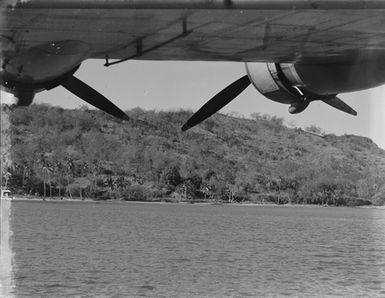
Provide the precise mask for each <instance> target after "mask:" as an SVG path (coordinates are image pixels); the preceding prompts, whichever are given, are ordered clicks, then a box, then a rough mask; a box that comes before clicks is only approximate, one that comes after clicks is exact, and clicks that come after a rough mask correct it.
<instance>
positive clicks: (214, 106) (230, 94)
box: [182, 75, 357, 131]
mask: <svg viewBox="0 0 385 298" xmlns="http://www.w3.org/2000/svg"><path fill="white" fill-rule="evenodd" d="M250 84H251V81H250V79H249V77H248V75H245V76H243V77H241V78H240V79H238V80H236V81H235V82H233V83H232V84H230V85H229V86H227V87H226V88H225V89H223V90H222V91H221V92H219V93H218V94H217V95H215V96H214V97H213V98H211V99H210V100H209V101H208V102H207V103H206V104H205V105H203V106H202V107H201V108H200V109H199V110H198V111H197V112H196V113H195V114H194V115H192V116H191V117H190V119H188V120H187V122H186V123H185V124H184V125H183V126H182V131H186V130H188V129H190V128H192V127H194V126H196V125H197V124H199V123H201V122H202V121H204V120H206V119H207V118H209V117H210V116H212V115H213V114H215V113H216V112H218V111H219V110H220V109H222V108H223V107H224V106H225V105H227V104H228V103H229V102H231V101H232V100H233V99H234V98H236V97H237V96H238V95H239V94H240V93H242V91H243V90H245V89H246V88H247V87H248V86H249V85H250ZM315 100H321V101H323V102H324V103H327V104H328V105H330V106H332V107H333V108H335V109H338V110H340V111H342V112H345V113H348V114H351V115H354V116H356V115H357V112H356V111H355V110H353V109H352V108H351V107H350V106H348V105H347V104H346V103H345V102H343V101H342V100H341V99H339V98H338V97H336V96H335V95H333V96H329V97H327V98H317V99H306V100H304V101H303V102H299V103H295V104H292V105H291V106H290V107H289V112H290V113H292V114H297V113H300V112H302V111H303V110H305V109H306V108H307V106H308V105H309V103H310V102H312V101H315Z"/></svg>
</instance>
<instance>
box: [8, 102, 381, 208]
mask: <svg viewBox="0 0 385 298" xmlns="http://www.w3.org/2000/svg"><path fill="white" fill-rule="evenodd" d="M127 113H128V114H129V115H130V116H131V118H132V120H131V121H128V122H122V121H119V120H116V119H113V118H112V117H110V116H108V115H106V114H104V113H102V112H99V111H94V110H87V109H80V110H64V109H61V108H57V107H51V106H47V105H32V106H30V107H26V108H18V109H15V110H14V111H12V112H10V119H11V122H12V124H13V125H12V128H11V142H12V149H11V156H12V160H13V164H12V166H11V167H9V168H8V172H9V173H10V174H11V176H10V178H9V181H8V184H9V185H10V186H11V187H12V189H13V190H14V191H17V192H18V193H23V194H37V195H41V196H44V195H46V196H57V197H61V196H74V197H82V198H84V197H90V198H101V199H103V198H104V199H106V198H112V199H125V200H152V199H154V198H158V199H167V200H169V199H172V200H193V199H202V200H217V201H218V200H220V201H252V202H258V203H259V202H260V203H264V202H274V203H278V204H285V203H301V204H302V203H312V204H329V205H357V204H369V203H373V204H376V205H383V204H384V202H385V151H384V150H382V149H380V148H379V147H378V146H377V145H376V144H374V143H373V142H372V141H371V140H370V139H368V138H364V137H359V136H354V135H344V136H340V137H337V136H335V135H323V136H320V135H317V134H313V133H309V132H305V131H303V130H301V129H292V128H288V127H286V126H284V125H283V121H282V119H279V118H276V117H269V116H266V115H265V116H259V115H256V116H254V119H239V118H235V117H230V116H225V115H220V114H219V115H215V116H214V117H212V118H211V119H208V120H207V121H205V122H204V123H203V124H201V125H199V126H198V127H196V128H193V129H191V131H188V132H186V133H182V132H181V131H180V127H181V126H182V124H183V123H184V121H185V120H186V119H188V118H189V117H190V116H191V112H188V111H178V112H154V111H143V110H140V109H134V110H131V111H128V112H127Z"/></svg>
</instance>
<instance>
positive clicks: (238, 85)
mask: <svg viewBox="0 0 385 298" xmlns="http://www.w3.org/2000/svg"><path fill="white" fill-rule="evenodd" d="M250 84H251V81H250V79H249V77H248V75H245V76H243V77H242V78H240V79H238V80H236V81H235V82H233V83H232V84H230V85H229V86H227V87H226V88H225V89H223V90H222V91H221V92H219V93H218V94H217V95H215V96H214V97H213V98H211V99H210V100H209V101H208V102H207V103H206V104H205V105H204V106H203V107H201V108H200V109H199V110H198V111H197V112H196V113H195V114H194V115H192V116H191V118H190V119H188V120H187V122H186V123H185V124H184V125H183V126H182V131H186V130H188V129H190V128H192V127H194V126H195V125H197V124H199V123H201V122H202V121H204V120H206V119H207V118H209V117H210V116H212V115H213V114H215V113H216V112H218V111H219V110H220V109H222V108H223V107H224V106H225V105H227V104H228V103H229V102H230V101H232V100H233V99H234V98H236V97H237V96H238V95H239V94H241V93H242V91H243V90H245V89H246V88H247V87H248V86H249V85H250Z"/></svg>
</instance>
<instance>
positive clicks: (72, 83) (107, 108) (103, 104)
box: [61, 76, 129, 120]
mask: <svg viewBox="0 0 385 298" xmlns="http://www.w3.org/2000/svg"><path fill="white" fill-rule="evenodd" d="M61 85H62V86H63V87H64V88H66V89H67V90H68V91H70V92H71V93H73V94H75V95H76V96H78V97H80V98H81V99H83V100H84V101H86V102H88V103H89V104H90V105H93V106H94V107H96V108H98V109H100V110H102V111H104V112H106V113H108V114H110V115H112V116H114V117H117V118H120V119H123V120H129V117H128V116H127V115H126V113H124V112H123V111H122V110H121V109H119V108H118V107H117V106H116V105H114V104H113V103H112V102H111V101H109V100H108V99H107V98H105V97H104V96H103V95H101V94H100V93H99V92H97V91H96V90H95V89H93V88H92V87H90V86H88V85H87V84H86V83H84V82H82V81H81V80H79V79H78V78H76V77H74V76H70V77H69V79H68V80H66V81H65V82H64V83H62V84H61Z"/></svg>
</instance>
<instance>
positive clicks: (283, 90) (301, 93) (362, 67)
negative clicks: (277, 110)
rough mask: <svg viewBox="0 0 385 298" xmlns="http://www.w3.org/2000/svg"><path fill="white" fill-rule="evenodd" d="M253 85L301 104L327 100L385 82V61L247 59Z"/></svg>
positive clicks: (273, 96)
mask: <svg viewBox="0 0 385 298" xmlns="http://www.w3.org/2000/svg"><path fill="white" fill-rule="evenodd" d="M246 70H247V74H248V76H249V79H250V81H251V82H252V83H253V85H254V87H255V88H256V89H257V90H258V91H259V92H260V93H262V94H263V95H264V96H266V97H267V98H269V99H271V100H273V101H277V102H280V103H284V104H291V105H294V106H296V105H297V106H298V105H299V104H301V103H303V102H304V101H305V100H308V101H309V100H310V101H313V100H327V99H328V98H332V97H334V96H335V95H336V94H338V93H344V92H353V91H358V90H364V89H369V88H372V87H376V86H379V85H382V84H384V83H385V63H384V62H383V63H380V62H378V61H377V62H359V63H355V64H288V63H267V64H261V63H246Z"/></svg>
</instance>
